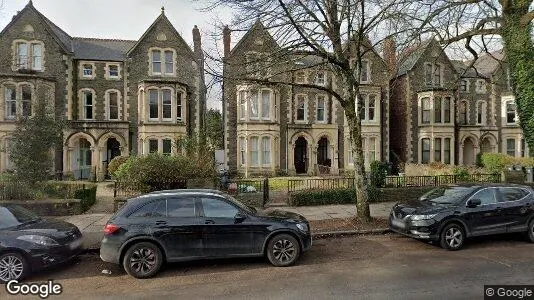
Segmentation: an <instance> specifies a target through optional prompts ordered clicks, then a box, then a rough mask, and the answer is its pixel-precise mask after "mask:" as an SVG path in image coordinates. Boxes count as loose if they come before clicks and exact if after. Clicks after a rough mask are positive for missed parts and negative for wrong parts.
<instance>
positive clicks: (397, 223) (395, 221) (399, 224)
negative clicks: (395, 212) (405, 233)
mask: <svg viewBox="0 0 534 300" xmlns="http://www.w3.org/2000/svg"><path fill="white" fill-rule="evenodd" d="M391 225H393V226H395V227H399V228H405V227H406V224H404V222H403V221H401V220H398V219H392V220H391Z"/></svg>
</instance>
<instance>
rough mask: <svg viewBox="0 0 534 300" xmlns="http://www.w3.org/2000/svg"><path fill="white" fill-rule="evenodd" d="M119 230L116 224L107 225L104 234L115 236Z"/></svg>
mask: <svg viewBox="0 0 534 300" xmlns="http://www.w3.org/2000/svg"><path fill="white" fill-rule="evenodd" d="M119 229H120V227H119V226H117V225H115V224H106V226H104V234H114V233H115V232H117V230H119Z"/></svg>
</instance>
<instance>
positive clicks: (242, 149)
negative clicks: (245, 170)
mask: <svg viewBox="0 0 534 300" xmlns="http://www.w3.org/2000/svg"><path fill="white" fill-rule="evenodd" d="M239 162H240V164H241V166H244V165H245V164H246V162H247V139H246V138H244V137H240V138H239Z"/></svg>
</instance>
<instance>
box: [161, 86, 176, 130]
mask: <svg viewBox="0 0 534 300" xmlns="http://www.w3.org/2000/svg"><path fill="white" fill-rule="evenodd" d="M172 92H173V90H172V89H170V88H166V87H164V88H161V89H159V94H160V97H161V120H162V121H165V122H168V121H172V103H173V101H172ZM166 94H168V96H169V98H168V99H167V100H169V102H168V103H165V95H166ZM165 107H167V108H168V113H169V117H165Z"/></svg>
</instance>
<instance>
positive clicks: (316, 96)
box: [315, 94, 328, 123]
mask: <svg viewBox="0 0 534 300" xmlns="http://www.w3.org/2000/svg"><path fill="white" fill-rule="evenodd" d="M320 98H322V99H320ZM326 99H327V97H326V95H324V94H317V95H315V121H316V122H317V123H327V121H328V116H327V102H326ZM321 101H322V102H323V106H322V111H323V119H322V120H319V111H320V110H321V109H320V108H319V107H320V106H319V103H320V102H321Z"/></svg>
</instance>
